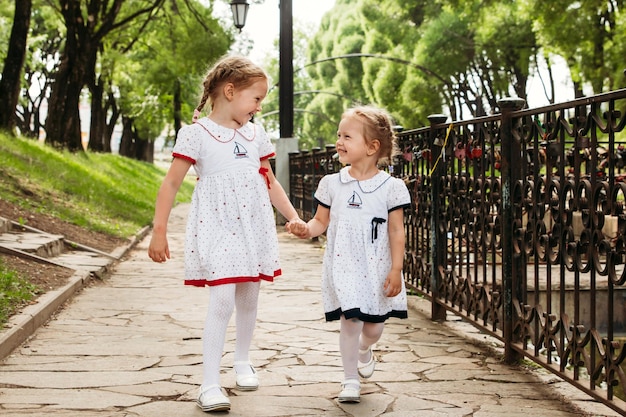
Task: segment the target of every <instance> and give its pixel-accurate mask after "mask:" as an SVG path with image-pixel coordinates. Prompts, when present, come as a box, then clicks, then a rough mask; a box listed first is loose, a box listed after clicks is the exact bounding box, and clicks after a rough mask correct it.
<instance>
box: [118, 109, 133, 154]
mask: <svg viewBox="0 0 626 417" xmlns="http://www.w3.org/2000/svg"><path fill="white" fill-rule="evenodd" d="M132 149H133V119H131V118H130V117H126V116H122V139H121V140H120V150H119V154H120V155H122V156H126V157H129V158H132V156H133V155H132Z"/></svg>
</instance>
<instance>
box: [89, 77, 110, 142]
mask: <svg viewBox="0 0 626 417" xmlns="http://www.w3.org/2000/svg"><path fill="white" fill-rule="evenodd" d="M89 90H90V91H91V123H90V124H89V145H88V149H89V150H91V151H94V152H104V131H105V126H106V113H105V111H104V108H103V103H102V99H103V97H104V93H103V90H104V88H103V87H102V77H98V82H96V83H94V84H93V85H92V86H90V87H89Z"/></svg>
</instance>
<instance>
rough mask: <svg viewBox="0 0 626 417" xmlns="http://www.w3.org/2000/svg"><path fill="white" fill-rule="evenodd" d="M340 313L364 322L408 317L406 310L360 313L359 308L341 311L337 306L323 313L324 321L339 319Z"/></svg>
mask: <svg viewBox="0 0 626 417" xmlns="http://www.w3.org/2000/svg"><path fill="white" fill-rule="evenodd" d="M342 315H343V316H344V317H345V318H346V319H358V320H361V321H364V322H366V323H383V322H385V321H386V320H387V319H389V318H392V317H395V318H397V319H406V318H408V317H409V315H408V312H407V311H406V310H391V311H390V312H389V313H387V314H384V315H382V316H379V315H372V314H366V313H362V312H361V309H359V308H352V309H350V310H346V311H342V310H341V308H338V309H337V310H335V311H330V312H327V313H325V316H326V321H335V320H339V319H340V318H341V316H342Z"/></svg>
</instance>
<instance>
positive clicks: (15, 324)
mask: <svg viewBox="0 0 626 417" xmlns="http://www.w3.org/2000/svg"><path fill="white" fill-rule="evenodd" d="M149 232H150V227H149V226H146V227H144V228H142V229H141V230H140V231H139V232H138V233H137V234H135V236H132V237H131V238H130V239H129V240H130V242H129V243H128V244H126V245H122V246H120V247H118V248H116V249H114V250H113V252H112V253H111V256H113V258H116V259H118V260H119V259H121V258H122V257H123V256H124V255H126V254H127V253H128V252H130V251H131V250H132V249H133V248H134V247H135V246H136V245H137V243H139V242H141V241H142V240H143V239H144V238H145V237H146V236H147V235H148V233H149ZM115 262H119V261H116V260H114V259H111V261H110V262H109V263H108V264H107V266H105V267H104V269H105V272H107V271H108V270H110V268H111V266H112V265H113V264H114V263H115ZM90 280H91V272H85V271H80V272H76V273H75V274H74V275H73V276H71V277H70V278H69V282H68V283H67V284H66V285H65V286H63V287H61V288H58V289H56V290H53V291H48V292H47V293H45V294H43V295H41V296H40V297H39V298H37V300H36V303H35V304H33V305H29V306H26V307H25V308H23V309H22V312H21V313H19V314H16V315H14V316H13V317H11V318H10V319H9V321H8V322H7V324H6V327H8V329H7V330H4V331H3V332H2V334H0V360H2V359H4V358H6V357H7V356H9V355H10V354H11V352H13V350H15V349H16V348H17V347H18V346H20V345H21V344H22V343H24V342H25V341H26V340H27V339H28V338H29V337H31V336H32V335H33V334H34V333H35V332H36V331H37V329H38V328H39V327H40V326H41V325H43V324H44V323H46V322H47V321H48V320H49V319H50V317H52V315H53V314H54V313H55V312H56V311H57V310H58V309H59V307H61V306H62V305H63V304H64V303H65V302H67V301H68V300H70V299H72V298H73V297H74V296H75V295H76V294H77V293H78V292H79V291H80V290H81V289H83V288H84V287H85V285H87V283H89V281H90Z"/></svg>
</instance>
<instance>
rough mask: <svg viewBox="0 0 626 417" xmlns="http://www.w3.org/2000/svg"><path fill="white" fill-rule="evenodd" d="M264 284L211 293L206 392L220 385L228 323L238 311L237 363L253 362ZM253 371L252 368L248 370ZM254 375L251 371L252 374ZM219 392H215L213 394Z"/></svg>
mask: <svg viewBox="0 0 626 417" xmlns="http://www.w3.org/2000/svg"><path fill="white" fill-rule="evenodd" d="M260 286H261V283H260V282H244V283H239V284H225V285H216V286H214V287H211V288H210V290H209V309H208V312H207V316H206V320H205V322H204V333H203V335H202V358H203V362H204V366H203V378H202V387H203V389H205V388H208V387H209V386H211V385H220V362H221V360H222V354H223V351H224V343H225V340H226V329H227V327H228V322H229V321H230V317H231V316H232V314H233V311H234V310H235V309H236V310H237V314H236V317H235V325H236V340H235V358H234V360H235V362H240V361H242V362H247V361H249V359H250V358H249V352H250V344H251V343H252V334H253V333H254V327H255V324H256V314H257V305H258V300H259V288H260ZM247 368H248V369H250V367H247ZM250 371H251V370H250ZM215 390H217V391H218V392H219V389H217V388H213V389H211V391H215Z"/></svg>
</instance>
